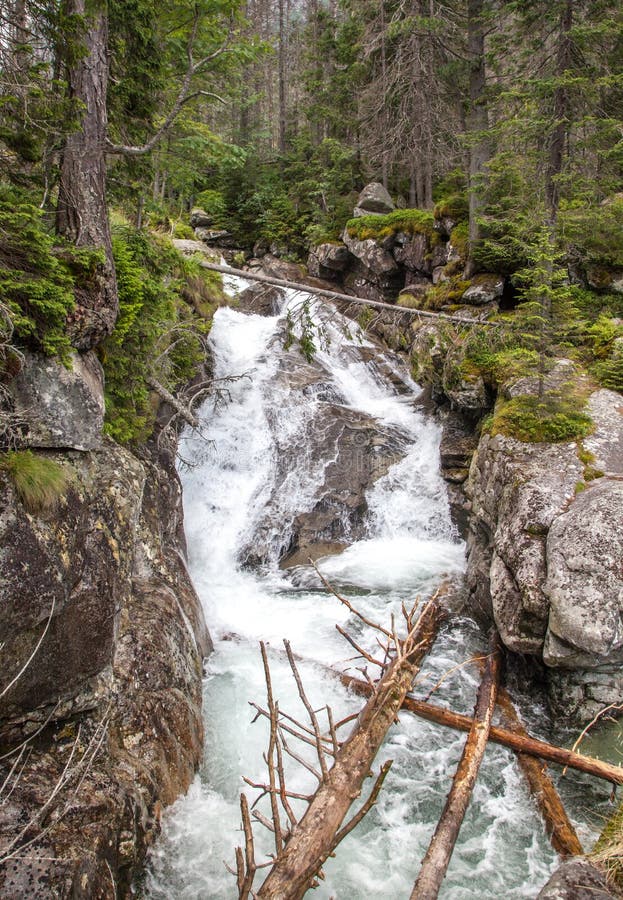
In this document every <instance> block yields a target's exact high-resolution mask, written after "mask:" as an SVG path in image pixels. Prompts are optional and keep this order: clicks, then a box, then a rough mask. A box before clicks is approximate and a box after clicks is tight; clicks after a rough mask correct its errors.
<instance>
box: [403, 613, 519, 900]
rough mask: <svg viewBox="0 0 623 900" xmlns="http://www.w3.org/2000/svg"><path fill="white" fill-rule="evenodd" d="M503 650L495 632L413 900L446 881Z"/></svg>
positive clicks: (429, 896) (427, 897)
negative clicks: (460, 751) (469, 722)
mask: <svg viewBox="0 0 623 900" xmlns="http://www.w3.org/2000/svg"><path fill="white" fill-rule="evenodd" d="M500 648H501V644H500V637H499V634H498V633H497V630H494V631H493V632H492V634H491V640H490V645H489V651H490V652H489V656H488V658H487V661H486V663H485V669H484V674H483V676H482V680H481V682H480V687H479V688H478V697H477V699H476V708H475V710H474V721H473V724H472V727H471V728H470V730H469V733H468V735H467V740H466V742H465V747H464V749H463V755H462V757H461V761H460V762H459V765H458V768H457V770H456V773H455V776H454V779H453V782H452V788H451V789H450V793H449V794H448V798H447V800H446V805H445V807H444V809H443V812H442V814H441V818H440V819H439V822H438V823H437V828H436V829H435V833H434V835H433V838H432V840H431V842H430V845H429V848H428V850H427V852H426V855H425V857H424V860H423V862H422V868H421V870H420V874H419V875H418V878H417V881H416V882H415V886H414V888H413V891H412V893H411V900H434V898H436V897H437V895H438V894H439V890H440V888H441V884H442V882H443V880H444V878H445V877H446V871H447V869H448V864H449V862H450V858H451V856H452V853H453V851H454V846H455V844H456V840H457V838H458V836H459V831H460V829H461V825H462V824H463V819H464V817H465V813H466V811H467V807H468V805H469V801H470V799H471V796H472V791H473V789H474V785H475V783H476V778H477V777H478V771H479V769H480V764H481V762H482V759H483V757H484V753H485V748H486V746H487V740H488V737H489V729H490V728H491V720H492V718H493V712H494V710H495V701H496V696H497V690H498V684H499V680H500V662H501V649H500Z"/></svg>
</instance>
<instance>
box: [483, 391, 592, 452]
mask: <svg viewBox="0 0 623 900" xmlns="http://www.w3.org/2000/svg"><path fill="white" fill-rule="evenodd" d="M592 430H593V422H592V420H591V418H590V416H588V415H586V413H584V412H582V411H581V408H578V403H577V400H573V399H564V400H563V399H561V398H560V397H559V395H557V394H545V396H543V397H535V396H532V395H522V396H519V397H513V399H512V400H508V401H498V404H497V406H496V409H495V413H494V417H493V425H492V434H505V435H507V436H508V437H514V438H517V440H519V441H525V442H526V443H540V442H547V443H553V444H555V443H559V442H561V441H573V440H579V439H581V438H584V437H586V436H587V435H588V434H590V433H591V431H592Z"/></svg>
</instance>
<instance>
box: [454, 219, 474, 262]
mask: <svg viewBox="0 0 623 900" xmlns="http://www.w3.org/2000/svg"><path fill="white" fill-rule="evenodd" d="M450 243H451V244H452V247H453V248H454V250H455V251H456V252H457V253H458V254H459V256H461V257H462V258H463V259H466V258H467V254H468V251H469V228H468V226H467V223H466V222H461V223H459V224H458V225H457V226H456V227H455V228H453V229H452V231H451V232H450Z"/></svg>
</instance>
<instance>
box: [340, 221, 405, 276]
mask: <svg viewBox="0 0 623 900" xmlns="http://www.w3.org/2000/svg"><path fill="white" fill-rule="evenodd" d="M342 240H343V242H344V244H345V245H346V248H347V249H348V250H349V251H350V253H351V254H352V255H353V256H355V257H356V258H357V259H358V260H359V261H360V262H361V263H362V264H363V265H364V266H365V267H366V269H369V270H370V271H371V272H372V273H374V274H375V275H395V274H397V273H398V264H397V262H396V260H395V259H394V257H393V256H392V254H391V253H390V252H389V250H385V249H384V248H383V247H382V246H381V245H380V244H379V243H378V241H375V240H373V239H372V238H366V239H365V240H360V239H359V238H356V237H351V235H350V234H349V233H348V228H346V229H344V234H343V235H342Z"/></svg>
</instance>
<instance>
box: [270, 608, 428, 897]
mask: <svg viewBox="0 0 623 900" xmlns="http://www.w3.org/2000/svg"><path fill="white" fill-rule="evenodd" d="M439 620H440V611H439V607H438V606H437V604H436V601H434V600H433V601H430V602H429V603H428V604H427V605H426V606H425V608H424V610H423V612H422V614H421V615H420V617H419V618H418V620H417V622H416V624H415V625H414V626H413V627H409V634H408V637H407V638H406V639H405V640H404V641H398V639H397V638H396V639H395V640H396V656H395V658H394V659H393V660H392V662H391V663H390V664H389V665H388V667H387V668H386V670H385V673H384V674H383V676H382V678H381V679H380V681H379V682H378V683H377V684H376V685H375V686H374V687H373V688H372V690H373V694H372V696H371V697H370V699H369V700H368V702H367V703H366V705H365V707H364V709H363V710H362V711H361V713H360V714H359V716H358V718H357V722H356V725H355V727H354V729H353V731H352V732H351V734H350V736H349V737H348V739H347V740H346V741H345V742H344V743H343V744H341V746H340V747H339V749H337V751H336V753H335V757H334V763H333V766H332V767H331V769H330V770H329V771H328V772H327V773H326V775H325V774H324V773H323V777H322V780H321V782H320V785H319V787H318V790H317V791H316V793H315V794H314V795H313V797H312V798H311V800H310V803H309V806H308V808H307V811H306V812H305V815H304V816H303V818H302V819H301V820H300V822H298V823H297V824H294V825H293V827H292V832H291V835H290V837H289V839H288V841H287V843H286V844H285V846H284V847H283V850H282V851H281V852H280V853H278V855H277V857H276V859H275V862H274V864H273V866H272V868H271V870H270V872H269V874H268V876H267V878H266V879H265V881H264V883H263V884H262V886H261V887H260V888H259V890H258V891H257V897H259V898H262V900H277V898H279V900H297V898H300V897H302V896H303V895H304V894H305V892H306V891H307V890H308V889H309V888H310V887H311V886H312V883H313V881H314V878H315V876H316V875H317V873H318V872H319V870H320V869H321V867H322V865H323V863H324V862H325V860H326V859H327V858H328V857H329V855H330V854H331V853H332V852H333V851H334V849H335V848H336V846H337V845H338V843H339V842H340V841H341V840H342V839H343V837H345V835H346V834H347V833H348V832H349V831H350V830H352V827H354V825H355V824H357V822H358V821H359V819H360V818H361V816H360V813H361V811H360V813H357V814H356V815H355V817H354V818H353V819H352V820H351V822H350V823H349V824H347V825H345V826H344V827H342V828H341V830H340V826H341V825H342V822H343V821H344V818H345V816H346V814H347V813H348V810H349V808H350V806H351V805H352V803H353V801H354V800H355V799H356V798H357V797H358V796H359V795H360V793H361V789H362V786H363V783H364V781H365V779H366V778H367V777H368V775H369V774H370V766H371V765H372V762H373V760H374V758H375V756H376V754H377V752H378V750H379V747H380V746H381V744H382V742H383V740H384V738H385V735H386V734H387V732H388V730H389V728H390V727H391V725H392V724H393V722H394V721H395V719H396V716H397V714H398V711H399V710H400V707H401V705H402V701H403V700H404V698H405V696H406V694H407V692H408V691H409V690H410V688H411V685H412V683H413V679H414V677H415V675H416V674H417V671H418V669H419V666H420V664H421V661H422V659H423V657H424V656H425V655H426V653H427V652H428V651H429V650H430V648H431V646H432V644H433V642H434V640H435V637H436V634H437V629H438V625H439ZM408 621H410V620H409V619H408ZM385 634H386V635H388V634H389V632H385ZM369 805H370V804H367V805H366V804H364V808H365V807H366V806H367V808H369ZM365 811H367V809H366V810H365Z"/></svg>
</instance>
